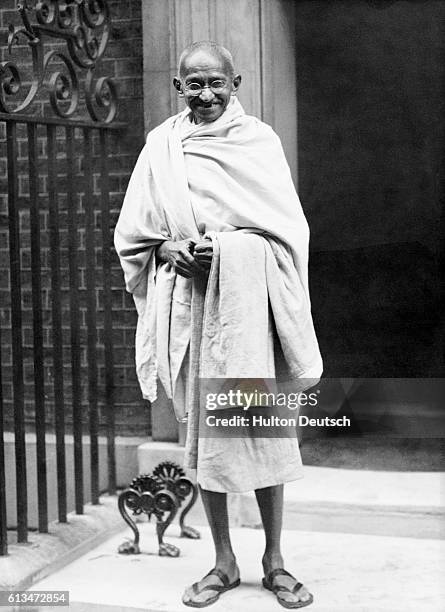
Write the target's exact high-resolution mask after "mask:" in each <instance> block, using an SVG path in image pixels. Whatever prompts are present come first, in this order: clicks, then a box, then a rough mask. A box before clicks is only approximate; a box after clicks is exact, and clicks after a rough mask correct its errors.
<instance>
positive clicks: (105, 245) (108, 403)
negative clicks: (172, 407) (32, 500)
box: [100, 129, 116, 495]
mask: <svg viewBox="0 0 445 612" xmlns="http://www.w3.org/2000/svg"><path fill="white" fill-rule="evenodd" d="M100 159H101V229H102V271H103V306H104V353H105V409H106V411H107V458H108V493H109V494H110V495H113V494H114V493H115V492H116V454H115V443H114V437H115V420H114V372H113V370H114V359H113V321H112V310H111V309H112V304H111V233H110V185H109V176H108V150H107V133H106V131H105V130H104V129H101V130H100Z"/></svg>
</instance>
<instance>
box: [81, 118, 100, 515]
mask: <svg viewBox="0 0 445 612" xmlns="http://www.w3.org/2000/svg"><path fill="white" fill-rule="evenodd" d="M83 137H84V160H83V161H84V168H85V201H84V206H85V252H86V287H87V332H88V340H87V358H88V405H89V421H90V469H91V502H92V503H93V504H98V503H99V447H98V430H99V419H98V412H97V409H98V406H97V354H96V337H97V326H96V274H95V267H96V254H95V242H96V241H95V237H94V230H95V223H94V203H93V154H92V142H91V129H88V128H85V129H84V130H83Z"/></svg>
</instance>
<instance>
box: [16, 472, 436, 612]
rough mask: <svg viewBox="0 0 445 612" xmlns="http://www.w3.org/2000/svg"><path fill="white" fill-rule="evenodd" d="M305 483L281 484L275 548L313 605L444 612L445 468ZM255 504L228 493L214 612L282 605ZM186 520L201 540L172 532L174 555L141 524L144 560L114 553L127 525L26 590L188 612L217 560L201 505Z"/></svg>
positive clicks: (312, 476) (121, 609)
mask: <svg viewBox="0 0 445 612" xmlns="http://www.w3.org/2000/svg"><path fill="white" fill-rule="evenodd" d="M305 475H306V477H305V478H304V479H303V480H299V481H296V482H294V483H289V484H288V485H287V486H286V487H285V491H286V510H285V516H284V525H285V529H284V530H283V538H282V544H283V553H284V557H285V559H286V567H287V569H288V570H289V571H291V572H292V573H294V575H296V576H297V577H298V579H299V580H301V581H302V582H304V583H305V585H306V586H307V587H308V588H309V590H310V591H311V592H312V593H313V595H314V603H313V605H311V606H310V608H308V609H311V610H313V611H314V612H317V611H319V612H383V611H386V612H411V611H413V612H414V611H422V612H445V582H444V581H443V573H444V569H445V521H444V518H445V515H444V495H445V486H444V483H445V480H444V479H445V475H444V473H443V472H442V473H441V472H403V473H400V472H384V471H366V470H360V471H356V470H339V469H333V468H321V467H306V468H305ZM250 500H251V502H252V504H250V505H249V503H247V502H246V498H245V497H244V496H234V497H233V498H232V500H231V503H230V508H231V518H232V519H237V520H232V524H233V525H236V527H234V528H233V529H232V530H231V532H232V540H233V545H234V549H235V552H236V554H237V557H238V562H239V566H240V571H241V580H242V584H241V586H240V587H239V588H237V589H234V590H233V591H231V592H229V593H226V594H224V595H223V596H221V599H220V601H218V602H217V603H216V604H214V605H213V606H212V607H211V609H212V610H213V611H214V612H222V611H224V612H226V611H227V612H229V611H230V612H233V611H238V610H240V611H243V612H266V611H267V612H271V611H273V610H280V609H282V607H281V606H280V605H279V604H278V603H277V602H276V600H275V597H274V596H273V595H272V594H271V593H270V592H268V591H265V590H264V589H263V588H262V586H261V577H262V572H261V563H260V560H261V556H262V552H263V546H264V535H263V532H262V530H261V529H260V528H258V527H259V516H258V514H255V512H256V509H254V503H253V502H254V500H253V499H252V496H250ZM240 508H243V510H242V512H240ZM246 508H248V510H247V511H246ZM240 516H241V520H240ZM188 523H189V524H191V525H193V526H199V529H200V531H201V534H202V539H200V540H187V539H180V538H179V530H178V527H177V525H175V524H174V525H172V526H171V527H170V528H169V529H168V531H167V534H166V537H165V540H166V541H167V542H169V543H171V544H175V545H176V546H179V548H180V549H181V555H180V556H179V557H177V558H166V557H159V556H158V554H157V544H156V536H155V532H154V526H153V525H152V524H151V523H147V522H141V523H140V524H139V528H140V530H141V554H139V555H132V556H126V555H120V554H118V553H117V548H118V546H119V545H120V544H121V543H122V542H123V541H124V540H125V539H129V538H130V536H131V532H130V530H129V529H128V528H126V529H123V530H122V531H121V532H120V533H119V534H117V535H111V534H110V538H109V539H108V540H107V541H106V542H103V543H101V544H100V545H98V546H96V547H95V548H94V549H92V550H90V551H89V552H87V553H86V554H84V555H83V556H81V557H80V558H78V559H77V560H76V561H74V562H72V563H70V564H69V565H67V566H66V567H64V568H63V569H61V570H60V571H58V572H56V573H53V574H52V575H50V576H48V577H47V578H45V579H43V580H41V581H39V582H37V583H35V584H34V585H33V587H32V590H46V589H50V590H69V591H70V608H69V609H70V610H73V611H75V612H99V611H103V612H130V611H133V612H137V611H142V610H144V611H146V612H157V611H160V612H177V611H179V610H182V611H183V610H186V609H187V608H186V607H185V606H184V605H183V604H182V603H181V595H182V593H183V591H184V589H185V588H186V587H187V586H188V585H190V584H191V583H193V582H195V581H196V580H198V579H199V578H200V577H202V576H203V575H204V574H206V573H207V571H208V570H209V569H210V568H211V567H212V566H213V561H214V560H213V552H212V550H213V547H212V541H211V536H210V533H209V529H208V528H207V527H205V526H203V527H202V526H201V525H204V524H205V520H204V517H203V513H202V507H200V504H197V505H196V507H195V508H194V510H193V511H192V512H191V513H190V515H189V521H188ZM242 525H248V526H242ZM382 526H383V527H382ZM21 610H23V608H21ZM42 610H44V608H42Z"/></svg>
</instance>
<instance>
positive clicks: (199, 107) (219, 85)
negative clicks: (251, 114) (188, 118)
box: [173, 50, 241, 123]
mask: <svg viewBox="0 0 445 612" xmlns="http://www.w3.org/2000/svg"><path fill="white" fill-rule="evenodd" d="M240 82H241V77H240V76H239V75H237V76H235V77H233V75H232V74H231V72H230V68H229V67H228V66H227V65H226V64H225V62H224V60H223V58H220V57H218V56H217V55H214V54H212V53H209V52H208V51H203V50H200V51H197V52H195V53H193V54H191V55H189V56H188V57H186V58H185V60H184V62H183V64H182V67H181V76H180V78H175V79H174V81H173V83H174V85H175V87H176V89H178V91H181V92H182V93H183V95H184V98H185V102H186V104H187V106H188V107H189V108H190V109H191V111H192V113H193V116H194V118H195V120H196V121H198V122H201V121H203V122H204V123H210V122H212V121H216V119H218V118H219V117H221V115H222V114H223V112H224V111H225V110H226V108H227V105H228V103H229V101H230V96H231V95H232V93H233V92H235V91H236V90H237V89H238V87H239V84H240ZM198 86H199V87H201V88H202V89H201V91H200V92H199V87H198ZM211 87H214V89H213V90H212V89H211ZM194 89H197V90H198V94H196V92H195V91H193V90H194Z"/></svg>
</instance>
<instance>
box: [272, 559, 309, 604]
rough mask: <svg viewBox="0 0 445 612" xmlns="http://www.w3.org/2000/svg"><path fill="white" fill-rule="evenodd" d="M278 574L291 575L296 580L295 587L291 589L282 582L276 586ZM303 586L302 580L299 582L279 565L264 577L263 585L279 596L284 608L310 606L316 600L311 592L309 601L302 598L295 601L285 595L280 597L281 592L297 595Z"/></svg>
mask: <svg viewBox="0 0 445 612" xmlns="http://www.w3.org/2000/svg"><path fill="white" fill-rule="evenodd" d="M276 576H289V578H292V579H293V580H295V585H294V587H293V588H292V589H289V588H288V587H287V586H284V585H282V584H276V585H275V586H274V584H273V582H274V579H275V577H276ZM302 586H303V584H302V583H301V582H298V581H297V579H296V578H295V577H294V576H292V574H289V572H287V571H286V570H285V569H283V568H282V567H277V568H276V569H274V570H272V571H271V572H269V574H268V575H267V576H265V577H264V578H263V587H264V588H265V589H267V590H268V591H272V593H274V594H275V595H276V596H277V601H278V603H280V604H281V605H282V606H283V607H284V608H304V607H305V606H309V605H310V604H311V603H312V602H313V601H314V597H313V595H312V594H311V593H309V599H308V600H307V601H301V600H300V601H295V602H293V601H287V600H286V599H284V598H283V597H280V592H281V593H292V594H293V595H297V594H298V591H299V590H300V589H301V588H302Z"/></svg>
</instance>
